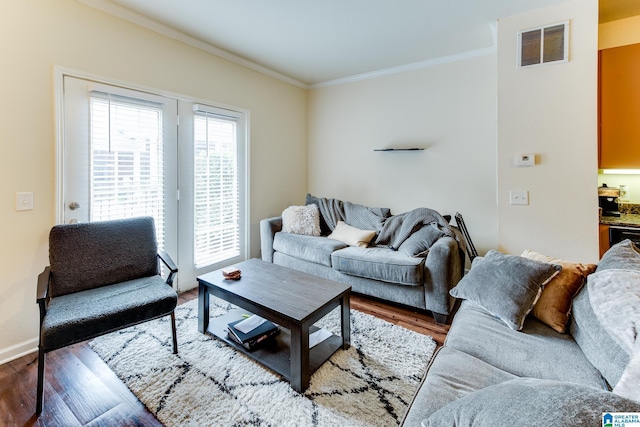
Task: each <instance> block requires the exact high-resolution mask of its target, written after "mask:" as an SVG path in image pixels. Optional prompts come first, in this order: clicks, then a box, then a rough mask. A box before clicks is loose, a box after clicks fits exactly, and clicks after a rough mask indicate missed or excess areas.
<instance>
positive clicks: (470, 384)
mask: <svg viewBox="0 0 640 427" xmlns="http://www.w3.org/2000/svg"><path fill="white" fill-rule="evenodd" d="M492 252H495V251H490V252H489V253H488V254H487V255H486V256H485V257H484V258H477V259H476V260H474V263H473V265H472V268H471V270H470V272H469V273H468V274H467V275H466V276H465V278H464V279H463V280H462V281H461V282H460V283H459V285H458V286H457V287H456V288H455V289H454V290H453V291H452V294H454V295H457V296H458V297H460V298H462V303H461V305H460V308H459V310H458V311H457V313H456V314H455V317H454V319H453V322H452V324H451V328H450V331H449V333H448V335H447V338H446V341H445V345H444V346H443V347H441V348H440V349H439V350H438V351H437V353H436V354H435V355H434V357H433V358H432V360H431V362H430V365H429V367H428V372H427V375H426V376H425V378H424V380H423V383H422V385H421V386H420V388H419V390H418V392H417V393H416V395H415V397H414V400H413V402H412V403H411V405H410V407H409V410H408V412H407V414H406V415H405V418H404V420H403V423H402V425H403V426H406V427H410V426H421V425H422V426H425V427H427V426H444V425H446V426H463V425H465V426H466V425H474V426H483V425H487V426H488V425H491V426H496V425H497V426H514V425H527V426H538V425H539V426H548V425H563V426H567V425H575V426H586V425H605V424H604V423H602V420H603V417H605V416H606V415H604V413H614V412H640V334H637V330H636V328H637V327H638V326H640V311H639V310H640V298H638V296H640V291H639V290H638V289H639V288H638V287H637V286H638V283H640V281H639V280H640V279H639V278H640V253H638V250H637V249H636V248H635V247H634V245H633V244H632V243H631V242H630V241H628V240H627V241H625V242H622V243H620V244H618V245H616V246H614V247H612V248H611V249H610V250H609V251H608V252H607V253H606V254H605V255H604V257H603V258H602V260H601V261H600V263H599V264H598V267H597V270H596V272H595V273H593V274H590V275H588V274H585V276H588V279H586V285H585V286H584V287H580V286H581V285H582V283H580V286H578V287H577V288H576V292H578V293H577V295H576V296H575V297H574V298H573V300H572V303H573V304H572V307H571V305H569V307H570V310H572V311H571V315H570V316H569V317H568V318H567V319H568V320H567V325H566V333H559V332H557V331H556V330H554V329H552V327H550V326H549V325H550V324H551V323H549V322H548V319H547V318H545V317H544V316H542V315H541V316H540V318H541V319H543V320H544V321H543V320H541V319H539V318H537V317H535V316H533V315H532V314H527V313H528V309H529V308H530V306H529V305H530V304H532V303H533V301H535V298H536V297H537V295H538V294H537V292H536V289H537V288H536V287H538V288H539V287H540V286H541V285H542V283H544V281H545V277H546V278H548V277H547V276H548V275H549V273H550V274H551V275H553V274H555V273H554V272H553V271H552V270H545V271H542V270H540V269H541V268H542V269H544V268H543V267H541V266H540V265H536V264H531V263H529V261H530V260H528V259H523V257H516V256H508V255H503V254H498V253H492ZM523 264H524V266H523ZM530 264H531V265H530ZM546 265H547V266H550V265H552V264H546ZM562 267H563V271H565V269H566V268H568V267H566V266H565V264H562ZM525 270H526V271H525ZM534 270H535V271H537V276H536V277H532V276H535V274H534V273H532V271H534ZM587 273H588V272H587ZM559 277H560V276H557V277H554V278H553V279H552V280H556V279H558V280H559ZM515 280H517V281H518V283H515V282H514V281H515ZM525 282H528V283H527V284H526V285H525ZM551 283H552V282H551V281H550V282H548V284H547V285H546V286H545V287H544V290H543V291H542V295H544V293H545V292H547V288H548V287H550V286H551ZM514 285H518V286H514ZM522 286H525V287H526V286H528V287H529V290H530V291H531V290H533V291H534V292H532V293H531V295H526V292H523V293H521V294H520V295H517V296H515V297H514V296H513V295H506V294H509V293H510V292H511V291H510V290H509V289H513V288H514V287H518V288H520V289H522ZM633 286H635V290H634V289H632V287H633ZM497 291H500V292H502V297H500V298H496V296H497V294H496V292H497ZM634 294H635V297H634V296H633V295H634ZM574 295H575V294H574ZM532 298H533V299H532ZM570 298H571V296H569V304H571V299H570ZM525 300H526V302H522V304H521V305H523V307H521V308H520V309H516V310H513V309H512V308H513V307H509V306H513V305H518V301H525ZM505 301H510V302H508V303H505ZM540 301H542V296H541V297H540V299H538V302H540ZM537 304H538V303H536V306H537ZM534 310H535V308H534ZM603 310H604V311H603ZM518 311H519V313H517V314H515V313H516V312H518ZM534 312H535V311H534ZM532 313H533V312H532ZM567 313H568V312H567ZM603 314H604V316H603ZM518 317H520V319H518ZM522 319H524V323H523V324H522V328H521V329H520V330H517V329H518V327H519V326H520V320H522ZM554 327H555V325H554ZM514 328H515V329H514ZM556 329H558V328H556ZM634 340H635V342H634ZM612 389H613V392H612ZM623 396H624V397H623ZM610 416H611V417H613V416H615V414H611V415H610ZM614 421H615V420H614ZM620 425H621V424H620Z"/></svg>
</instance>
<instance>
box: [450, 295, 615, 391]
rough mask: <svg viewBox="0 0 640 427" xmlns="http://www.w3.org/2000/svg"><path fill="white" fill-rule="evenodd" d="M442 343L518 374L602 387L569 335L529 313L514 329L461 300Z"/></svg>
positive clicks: (479, 308)
mask: <svg viewBox="0 0 640 427" xmlns="http://www.w3.org/2000/svg"><path fill="white" fill-rule="evenodd" d="M446 345H447V346H449V347H452V348H455V349H457V350H460V351H463V352H465V353H468V354H470V355H472V356H474V357H476V358H478V359H481V360H483V361H485V362H486V363H488V364H490V365H493V366H495V367H497V368H499V369H502V370H503V371H506V372H509V373H511V374H513V375H516V376H519V377H533V378H542V379H549V380H557V381H571V382H575V383H579V384H583V385H588V386H592V387H597V388H605V387H606V386H605V384H604V381H603V380H602V376H601V375H600V372H599V371H598V370H597V369H596V368H595V367H594V366H593V365H592V364H591V363H589V360H588V359H587V358H586V357H585V355H584V354H583V353H582V350H581V348H580V347H579V346H578V345H577V344H576V342H575V341H574V340H573V338H572V337H571V335H569V334H560V333H558V332H556V331H554V330H553V329H551V328H550V327H548V326H547V325H545V324H544V323H542V322H540V321H539V320H538V319H536V318H534V317H533V316H529V317H528V318H527V320H526V322H525V324H524V327H523V328H522V330H521V331H514V330H513V329H511V328H509V327H508V326H507V325H505V324H504V322H502V321H500V320H499V319H497V318H496V317H494V316H493V315H491V314H490V313H488V312H487V311H486V310H484V309H483V308H482V307H480V306H479V305H477V304H475V303H473V302H471V301H463V302H462V304H461V305H460V309H459V310H458V313H457V314H456V316H455V318H454V319H453V322H452V323H451V328H450V329H449V333H448V334H447V338H446Z"/></svg>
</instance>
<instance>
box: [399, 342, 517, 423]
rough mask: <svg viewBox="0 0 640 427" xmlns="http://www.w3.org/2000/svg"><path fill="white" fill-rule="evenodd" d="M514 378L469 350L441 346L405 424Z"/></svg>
mask: <svg viewBox="0 0 640 427" xmlns="http://www.w3.org/2000/svg"><path fill="white" fill-rule="evenodd" d="M514 378H516V377H515V376H514V375H512V374H510V373H508V372H505V371H502V370H500V369H498V368H496V367H494V366H491V365H489V364H487V363H485V362H483V361H482V360H479V359H476V358H475V357H473V356H470V355H468V354H466V353H463V352H461V351H458V350H456V349H453V348H450V347H447V346H445V347H441V348H440V349H439V350H438V352H437V353H436V354H435V355H434V357H433V358H432V360H431V363H430V365H429V368H428V371H427V375H426V376H425V378H424V379H423V382H422V384H421V385H420V389H419V390H418V392H417V393H416V395H415V396H414V398H413V402H412V403H411V405H410V407H409V411H408V412H407V415H406V416H405V419H404V420H403V424H402V425H404V426H407V427H409V426H418V425H420V423H421V422H422V420H424V419H425V418H427V417H429V416H430V415H431V414H433V413H434V412H436V411H437V410H438V409H440V408H442V407H444V406H446V405H447V404H449V403H451V402H455V401H456V400H458V399H460V398H462V397H464V396H467V395H469V394H471V393H473V392H475V391H477V390H481V389H483V388H485V387H489V386H492V385H495V384H500V383H502V382H505V381H509V380H511V379H514ZM449 424H450V423H444V424H442V425H443V426H446V425H449Z"/></svg>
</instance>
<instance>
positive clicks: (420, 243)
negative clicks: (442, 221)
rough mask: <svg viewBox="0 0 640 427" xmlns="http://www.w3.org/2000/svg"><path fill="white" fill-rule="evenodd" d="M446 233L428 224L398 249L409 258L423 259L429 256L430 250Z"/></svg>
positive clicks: (415, 232)
mask: <svg viewBox="0 0 640 427" xmlns="http://www.w3.org/2000/svg"><path fill="white" fill-rule="evenodd" d="M444 235H445V234H444V231H442V230H440V229H439V228H438V227H437V225H435V224H427V225H425V226H423V227H422V228H420V229H419V230H417V231H414V232H413V233H412V234H411V235H410V236H409V237H408V238H407V239H406V240H405V241H404V242H402V244H401V245H400V247H399V248H398V250H399V251H400V252H404V253H405V255H407V256H417V257H423V256H426V255H427V252H428V251H429V248H430V247H431V246H432V245H433V244H434V243H435V242H436V240H438V239H439V238H441V237H442V236H444Z"/></svg>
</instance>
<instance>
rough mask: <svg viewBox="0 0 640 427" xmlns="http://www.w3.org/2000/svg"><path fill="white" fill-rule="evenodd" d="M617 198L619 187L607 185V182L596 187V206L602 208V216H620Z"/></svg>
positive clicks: (618, 196)
mask: <svg viewBox="0 0 640 427" xmlns="http://www.w3.org/2000/svg"><path fill="white" fill-rule="evenodd" d="M619 198H620V189H619V188H616V187H607V184H602V187H598V206H600V207H601V208H602V216H620V206H619V204H618V201H619Z"/></svg>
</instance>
